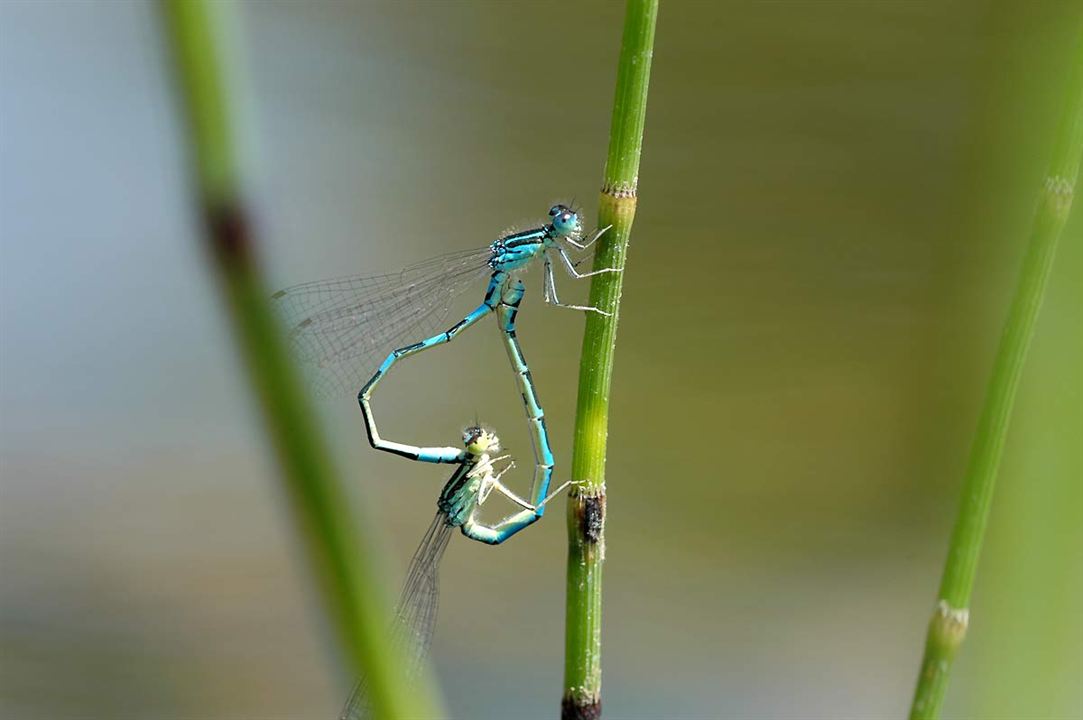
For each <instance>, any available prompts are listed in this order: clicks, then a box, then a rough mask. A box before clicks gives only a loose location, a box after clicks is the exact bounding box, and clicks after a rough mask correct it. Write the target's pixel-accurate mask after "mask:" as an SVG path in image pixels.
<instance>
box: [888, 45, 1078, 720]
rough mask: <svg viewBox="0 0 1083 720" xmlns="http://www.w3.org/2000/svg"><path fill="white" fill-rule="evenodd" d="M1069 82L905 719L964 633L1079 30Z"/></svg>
mask: <svg viewBox="0 0 1083 720" xmlns="http://www.w3.org/2000/svg"><path fill="white" fill-rule="evenodd" d="M1081 31H1083V28H1081ZM1066 76H1067V78H1068V87H1067V90H1066V92H1067V94H1066V96H1065V108H1064V116H1063V117H1062V119H1061V123H1060V129H1059V131H1058V134H1057V138H1056V144H1055V149H1054V153H1053V158H1052V162H1051V163H1050V167H1049V174H1048V175H1047V176H1046V179H1045V183H1044V186H1043V188H1042V192H1041V199H1040V201H1039V205H1038V209H1037V213H1036V215H1035V218H1034V224H1033V227H1032V229H1031V233H1030V240H1029V243H1028V246H1027V251H1026V256H1025V257H1024V259H1023V267H1022V269H1021V271H1020V275H1019V284H1018V286H1017V288H1016V291H1015V297H1014V298H1013V299H1012V304H1011V308H1010V309H1009V311H1008V318H1007V320H1006V322H1005V324H1004V332H1003V334H1002V336H1001V339H1000V347H999V349H998V350H997V355H996V360H995V361H994V365H993V373H992V377H990V379H989V387H988V389H987V391H986V396H985V405H984V407H983V408H982V413H981V418H980V419H979V421H978V429H977V433H976V435H975V438H974V444H973V447H972V448H971V454H970V464H969V467H968V469H967V474H966V480H965V482H964V485H963V498H962V502H961V504H960V507H959V515H958V517H957V519H956V521H955V528H954V530H953V531H952V536H951V545H950V547H949V549H948V557H947V562H946V563H945V566H944V576H943V578H942V580H941V582H940V596H939V599H938V602H937V607H936V609H935V611H934V612H933V617H932V620H931V621H930V623H929V630H928V636H927V638H926V643H925V655H924V658H923V659H922V666H921V673H920V675H919V676H918V682H917V688H916V690H915V692H914V701H913V705H912V706H911V709H910V717H911V718H913V719H915V720H917V719H919V718H920V719H922V720H924V719H927V718H936V717H938V716H939V713H940V705H941V702H942V701H943V698H944V691H945V689H946V687H947V681H948V673H949V671H950V669H951V663H952V660H953V659H954V657H955V654H956V653H957V651H958V649H959V646H960V645H961V644H962V642H963V639H964V637H965V635H966V629H967V623H968V620H969V607H970V594H971V591H972V589H973V586H974V575H975V572H976V570H977V565H978V557H979V555H980V552H981V543H982V540H983V539H984V537H985V527H986V524H987V522H988V519H989V508H990V506H991V504H992V500H993V489H994V486H995V483H996V475H997V467H998V466H999V464H1000V457H1001V453H1002V451H1003V449H1004V438H1005V436H1006V435H1007V431H1008V422H1009V420H1010V418H1011V411H1012V404H1013V402H1014V400H1015V392H1016V389H1017V387H1018V385H1019V378H1020V376H1021V374H1022V370H1023V362H1024V360H1025V359H1026V354H1027V348H1028V347H1029V345H1030V339H1031V336H1032V335H1033V332H1034V324H1035V320H1036V319H1037V317H1038V311H1039V309H1040V308H1041V304H1042V297H1043V295H1044V293H1045V285H1046V281H1047V280H1048V278H1049V273H1050V269H1051V268H1052V266H1053V258H1054V254H1055V252H1056V248H1057V240H1058V239H1059V238H1060V234H1061V230H1062V229H1063V228H1064V224H1065V222H1066V221H1067V219H1068V212H1069V210H1070V209H1071V206H1072V195H1073V192H1074V188H1075V185H1076V180H1077V178H1078V175H1079V164H1080V155H1081V154H1083V32H1081V33H1080V35H1079V37H1078V38H1077V45H1076V49H1075V54H1074V55H1073V56H1072V60H1071V67H1070V68H1068V72H1067V73H1066Z"/></svg>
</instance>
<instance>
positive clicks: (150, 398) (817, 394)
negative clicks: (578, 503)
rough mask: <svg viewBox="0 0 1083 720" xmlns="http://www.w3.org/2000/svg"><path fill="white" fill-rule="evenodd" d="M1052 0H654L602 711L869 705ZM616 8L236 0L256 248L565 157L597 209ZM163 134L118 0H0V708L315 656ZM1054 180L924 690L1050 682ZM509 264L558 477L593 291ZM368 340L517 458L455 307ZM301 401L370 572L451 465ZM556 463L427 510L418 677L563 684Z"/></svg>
mask: <svg viewBox="0 0 1083 720" xmlns="http://www.w3.org/2000/svg"><path fill="white" fill-rule="evenodd" d="M1079 14H1080V8H1079V6H1078V3H1076V2H1054V1H1053V0H1049V1H1040V2H1031V3H1013V2H1007V3H992V4H990V3H986V2H954V3H935V2H905V3H904V2H777V3H752V2H742V3H706V2H704V3H697V2H689V1H680V0H663V4H662V9H661V14H660V19H659V23H658V38H657V46H656V53H655V65H654V74H653V78H652V82H651V99H650V106H649V111H648V118H647V136H646V145H645V149H644V155H643V163H642V168H641V185H640V195H641V198H640V206H639V214H638V216H637V220H636V226H635V233H634V237H633V245H632V251H631V255H630V260H629V264H628V271H627V276H626V279H625V292H624V303H623V306H622V317H621V325H620V335H619V343H618V348H617V365H616V375H615V379H614V384H613V398H612V411H613V417H612V423H611V428H610V457H609V465H608V483H609V503H610V505H609V507H610V515H609V521H608V555H607V564H606V569H605V573H606V580H605V592H606V595H605V631H604V648H603V653H604V656H603V657H604V681H603V702H604V705H605V713H606V714H605V716H606V718H612V719H616V718H660V717H673V718H716V717H717V718H721V717H725V718H894V717H901V716H903V715H904V714H905V712H906V709H907V707H908V704H909V699H910V692H911V689H912V685H913V681H914V677H915V673H916V670H917V664H918V660H919V657H920V652H921V645H922V642H923V635H924V628H925V624H926V622H927V618H928V616H929V613H930V612H931V610H932V606H933V602H934V598H935V589H936V585H937V582H938V580H939V573H940V568H941V564H942V562H943V555H944V552H945V549H946V544H947V537H948V532H949V529H950V525H951V522H952V519H953V515H954V511H955V507H956V503H957V500H958V495H959V485H960V481H961V476H962V473H963V470H964V468H965V464H966V459H967V452H968V446H969V442H970V439H971V437H972V434H973V429H974V425H975V422H976V417H977V413H978V409H979V406H980V402H981V397H982V393H983V390H984V387H985V383H986V380H987V377H988V372H989V368H990V364H991V356H992V353H993V351H994V349H995V347H996V342H997V338H998V333H999V329H1000V324H1001V321H1002V319H1003V317H1004V314H1005V310H1006V308H1007V303H1008V300H1009V298H1010V295H1011V292H1012V289H1013V285H1014V280H1015V274H1016V271H1017V269H1018V265H1019V260H1020V257H1021V248H1022V244H1023V241H1024V238H1025V235H1026V232H1027V229H1028V227H1029V222H1030V217H1031V211H1032V208H1033V205H1034V199H1035V194H1036V192H1037V188H1039V187H1040V185H1041V182H1042V173H1043V168H1044V165H1045V162H1046V160H1047V158H1048V153H1049V150H1050V143H1049V138H1050V136H1051V133H1052V130H1053V127H1054V125H1055V122H1056V119H1057V114H1058V109H1059V106H1058V97H1059V93H1060V91H1061V89H1062V84H1063V80H1064V77H1063V73H1062V72H1061V67H1062V63H1063V62H1064V58H1065V57H1066V55H1067V53H1068V52H1069V49H1070V48H1069V43H1070V39H1071V36H1072V32H1073V30H1074V26H1073V22H1075V23H1078V21H1079ZM622 16H623V7H622V4H620V3H616V2H612V3H590V4H587V5H583V6H581V5H579V4H577V3H541V2H538V3H526V2H521V3H518V2H505V3H501V2H486V1H482V0H471V1H470V2H455V3H452V2H447V3H437V2H427V3H395V4H391V3H378V4H377V3H368V2H364V3H311V4H301V3H281V2H258V3H257V2H247V3H242V4H240V6H239V9H238V13H237V28H236V29H237V31H238V33H239V41H238V46H237V48H236V51H237V59H238V61H239V62H238V77H239V78H240V79H242V80H243V83H242V84H241V85H240V86H239V87H238V91H237V92H238V95H237V97H238V102H239V103H241V104H242V106H243V108H244V119H245V124H244V128H245V131H246V145H247V147H248V150H249V158H250V160H251V162H250V165H249V170H250V178H251V181H250V187H251V188H252V201H253V203H254V206H255V208H256V209H257V211H258V220H259V224H260V230H261V240H262V247H261V251H262V259H263V261H264V264H265V267H266V270H267V272H268V274H269V276H270V278H271V279H272V282H273V284H274V285H276V286H283V285H288V284H292V283H295V282H301V281H304V280H309V279H318V278H322V277H327V276H335V275H341V274H343V273H344V272H345V273H352V272H357V273H377V272H386V271H391V270H395V269H397V268H399V267H402V266H404V265H407V264H409V263H411V262H414V261H417V260H421V259H424V258H425V257H427V256H429V255H432V254H435V253H439V252H443V251H448V250H455V249H460V248H465V247H471V246H477V245H482V244H485V243H488V242H489V241H491V240H492V239H494V238H495V237H496V235H497V234H498V233H499V232H500V231H501V230H503V229H505V228H506V227H508V226H510V225H513V224H516V223H518V224H520V225H522V224H525V223H529V222H534V221H536V220H537V219H538V218H539V217H540V216H542V215H543V214H544V212H545V209H546V208H548V206H549V204H550V203H551V202H552V201H554V200H560V199H568V198H570V197H573V196H574V197H576V198H578V199H579V200H580V202H582V203H583V204H585V206H586V208H587V213H588V217H591V216H593V214H594V209H595V198H596V192H597V186H598V184H599V178H600V177H601V169H602V164H603V162H604V155H605V146H606V142H607V131H608V123H609V113H610V107H611V99H612V88H613V81H614V72H615V67H616V57H617V49H618V46H619V41H620V24H621V20H622ZM182 137H183V136H182V134H181V128H180V126H179V122H178V112H177V107H176V103H175V99H174V96H173V93H172V86H171V84H170V75H169V68H168V65H167V63H166V54H165V49H164V47H163V39H162V32H161V27H160V24H159V18H158V16H157V7H156V6H155V5H153V4H149V3H144V2H98V3H91V2H37V3H35V2H13V1H12V0H4V1H3V2H0V252H2V255H0V452H2V455H0V480H2V488H0V578H2V579H0V714H2V715H3V716H4V717H10V718H208V719H210V718H257V717H258V718H283V719H286V718H329V717H332V716H334V715H335V713H337V711H338V709H339V706H340V703H341V701H342V700H343V698H344V696H345V692H346V691H347V689H348V685H349V680H350V679H349V678H347V677H345V676H344V674H343V671H342V668H341V663H340V662H339V657H338V656H337V654H336V653H337V651H336V648H335V645H334V642H333V638H332V637H331V636H330V634H329V632H328V629H327V626H326V625H325V624H324V622H323V620H322V619H321V617H320V615H319V604H318V599H317V598H316V597H315V596H314V594H313V592H312V589H311V587H310V584H309V579H310V578H309V575H308V572H307V570H306V568H305V567H304V566H303V564H302V557H301V555H300V554H299V553H298V552H297V548H296V545H295V541H296V538H295V536H294V533H293V527H292V525H291V523H290V519H289V515H288V512H287V510H286V508H285V506H284V503H283V501H284V498H283V497H282V496H281V495H280V494H279V492H278V485H277V484H276V481H275V468H274V466H273V464H272V463H271V461H270V459H269V457H268V453H267V447H266V445H265V442H264V438H263V436H262V434H261V432H260V429H259V424H258V418H257V417H256V415H255V413H254V407H253V403H252V402H251V398H250V396H249V394H248V392H247V386H246V383H245V380H244V378H243V376H242V374H241V373H240V369H239V365H238V363H237V362H236V359H235V354H234V348H233V345H232V342H231V338H230V337H229V331H228V327H227V325H226V323H225V322H224V318H223V315H222V312H221V308H220V307H219V304H218V302H217V301H218V297H217V295H216V292H215V287H214V284H213V282H212V281H211V278H210V277H209V273H208V268H207V264H206V263H205V258H204V257H203V255H202V253H201V248H200V245H199V242H198V225H197V224H196V222H195V220H194V216H193V213H192V212H191V211H190V206H189V198H188V196H187V194H186V193H187V186H186V181H185V174H184V170H185V165H184V162H185V158H184V155H183V143H182V142H181V140H182ZM1080 215H1081V213H1080V212H1079V211H1078V206H1077V210H1076V212H1075V213H1074V214H1073V219H1072V220H1071V223H1070V226H1069V228H1068V230H1067V233H1066V236H1065V240H1064V242H1063V245H1062V249H1061V253H1060V256H1059V258H1058V261H1057V267H1056V270H1055V274H1054V276H1053V278H1052V282H1051V285H1050V288H1049V295H1048V298H1047V302H1046V306H1045V308H1044V310H1043V314H1042V317H1041V321H1040V323H1039V326H1038V330H1037V335H1036V338H1035V342H1034V346H1033V349H1032V353H1031V356H1030V360H1029V362H1028V366H1027V370H1026V374H1025V377H1024V379H1023V384H1022V388H1021V395H1020V398H1019V402H1018V403H1017V406H1016V415H1015V418H1014V422H1013V427H1012V431H1011V434H1010V436H1009V439H1008V445H1007V450H1006V454H1005V458H1004V463H1003V468H1002V475H1001V478H1000V485H999V487H998V494H997V498H996V504H995V507H994V509H993V517H992V521H991V527H990V537H989V539H988V543H987V547H986V553H985V555H984V557H983V561H982V565H981V567H980V572H979V577H978V585H977V588H976V591H975V600H974V604H973V608H972V615H971V617H972V623H971V637H970V638H969V639H968V641H967V644H966V646H965V648H964V650H963V652H962V654H961V657H960V659H959V661H958V663H957V670H956V673H955V676H954V678H953V681H952V685H951V688H950V690H949V695H948V703H947V708H946V713H945V714H946V716H949V717H952V718H964V717H965V718H970V717H982V718H1027V717H1034V718H1078V717H1081V716H1083V691H1081V689H1080V688H1081V687H1083V682H1081V680H1083V620H1081V618H1083V612H1081V610H1083V490H1081V483H1080V479H1081V475H1083V472H1081V471H1083V450H1081V443H1080V440H1081V438H1083V433H1081V430H1083V409H1081V402H1080V386H1081V378H1080V372H1079V368H1080V367H1083V340H1081V333H1080V329H1081V312H1080V308H1081V307H1083V283H1081V277H1083V275H1081V273H1080V270H1081V269H1083V247H1081V245H1083V243H1081V242H1080V239H1081V237H1083V222H1081V220H1080ZM559 280H560V282H561V288H562V294H566V295H567V296H568V298H575V297H583V294H584V291H585V288H576V287H574V286H573V283H571V281H569V280H568V279H566V278H563V279H559ZM528 285H529V287H530V289H529V291H528V292H529V294H528V296H527V299H526V301H525V303H524V309H523V312H522V314H521V322H522V330H521V338H522V339H523V343H524V346H525V350H526V353H527V357H528V359H529V360H530V362H531V366H532V369H533V372H534V377H535V379H536V380H537V382H538V385H539V389H540V394H541V397H542V399H543V400H544V401H545V408H546V411H547V416H548V418H549V420H550V427H551V429H552V431H553V434H554V438H555V440H554V442H555V451H556V453H557V458H558V468H557V473H558V477H559V478H561V479H564V478H566V477H567V472H568V467H569V457H570V451H571V429H572V423H573V419H574V417H573V416H574V406H575V388H576V373H577V362H578V353H579V346H580V338H581V332H582V322H583V321H582V319H581V317H580V316H578V315H577V314H575V313H571V312H567V311H559V310H553V309H549V308H546V307H544V306H543V304H542V302H541V292H540V288H541V284H540V277H539V276H537V275H536V274H534V275H531V276H530V277H528ZM479 292H480V289H479ZM475 301H476V299H475V298H469V299H467V300H464V301H463V303H464V304H463V308H464V309H465V308H466V307H467V306H468V305H469V304H470V303H473V302H475ZM396 373H397V374H396V375H395V376H393V377H392V378H391V379H390V380H389V381H388V382H387V383H386V384H385V385H383V386H382V390H381V395H380V397H379V398H378V403H379V407H378V411H379V412H380V417H381V420H382V422H383V423H385V424H386V427H387V428H388V432H387V434H388V435H390V436H391V437H398V438H404V439H410V440H416V441H420V442H425V443H433V444H450V443H454V442H456V438H457V436H458V432H459V429H460V428H461V427H462V426H463V425H464V424H465V423H467V422H468V421H470V420H471V419H472V418H473V416H474V414H475V412H476V413H478V415H479V416H480V417H481V418H482V419H484V420H486V421H487V422H489V423H490V424H492V425H494V426H495V427H496V428H497V429H498V430H499V431H500V433H501V435H502V437H503V438H504V441H505V445H506V446H507V447H508V449H509V450H510V451H511V452H513V453H515V454H516V455H518V456H519V457H520V458H522V459H524V460H526V459H527V458H529V454H530V451H529V439H528V437H527V435H526V432H525V427H524V423H523V422H522V420H521V408H519V407H518V406H517V404H516V395H515V392H514V390H513V383H512V378H511V375H510V373H509V372H508V371H507V367H506V359H505V358H504V354H503V351H502V349H501V348H500V344H499V341H498V339H497V337H496V333H495V332H493V331H492V329H491V326H490V325H489V324H488V323H486V324H484V325H483V326H482V327H481V328H476V329H474V330H472V331H470V332H469V333H468V334H467V335H464V336H463V337H462V339H461V340H459V341H458V342H456V343H453V344H452V345H451V346H449V347H446V348H443V349H442V350H440V351H439V352H433V353H428V354H427V355H426V356H423V357H421V358H419V359H418V360H417V361H412V362H411V363H408V364H406V365H403V366H402V367H401V370H397V371H396ZM322 421H323V423H324V424H325V426H326V428H327V430H328V433H329V434H330V435H331V436H332V438H333V440H334V447H335V451H336V460H337V462H338V463H339V464H340V466H341V467H342V468H343V469H344V470H345V472H344V475H345V476H346V477H347V478H349V479H350V481H351V483H352V484H351V486H350V488H349V493H350V497H351V500H352V501H353V502H354V503H355V508H354V510H355V512H356V513H357V514H358V516H359V517H361V516H363V517H365V518H366V519H367V520H368V521H370V522H372V523H375V524H376V526H377V528H378V529H379V532H380V534H381V538H382V543H383V548H384V550H385V551H386V560H385V563H384V565H385V568H386V569H387V577H388V585H389V587H391V588H393V587H396V586H397V584H398V582H399V580H400V579H401V575H402V572H403V571H404V569H405V566H406V563H407V561H408V559H409V556H410V553H411V552H412V551H413V549H414V545H415V543H416V542H417V541H418V540H419V539H420V535H421V533H422V532H423V531H424V529H425V528H426V526H427V524H428V522H429V520H430V519H431V514H432V512H433V503H434V501H435V497H436V493H437V492H438V490H439V488H440V487H441V485H442V483H443V481H444V480H445V471H444V470H442V469H440V468H434V467H430V466H422V465H416V464H414V463H408V462H404V461H401V460H400V459H397V458H394V457H390V456H383V455H381V454H378V453H375V452H373V451H372V450H371V449H369V448H368V446H367V444H366V442H365V441H364V438H363V432H362V424H361V420H360V417H359V416H358V413H357V412H356V406H355V404H354V402H353V400H352V398H350V397H344V398H342V399H341V400H340V401H337V402H330V403H324V404H323V406H322ZM525 478H526V475H525V473H524V474H523V475H520V476H519V482H524V481H525ZM562 506H563V503H562V502H558V508H557V511H556V512H553V513H552V514H550V515H549V516H548V517H547V519H546V520H545V521H543V522H542V523H540V524H539V525H538V526H536V527H534V528H532V529H531V530H530V531H529V532H526V533H523V534H522V535H520V536H518V537H516V538H515V540H514V541H513V542H510V543H508V544H507V545H505V546H503V547H500V548H497V549H493V548H489V547H483V546H481V545H478V544H475V543H470V542H467V541H465V540H463V539H461V538H456V540H454V541H453V543H452V546H451V547H450V549H449V552H448V555H447V557H446V560H445V566H444V570H443V574H442V577H443V595H442V605H441V610H440V618H439V622H438V628H437V638H436V644H435V651H434V656H435V662H436V667H437V670H438V671H439V674H440V677H441V680H442V685H443V690H444V693H445V698H446V701H447V708H448V711H449V713H450V714H451V715H452V716H453V717H460V718H482V717H512V716H514V717H529V718H545V717H555V716H556V714H557V704H558V702H559V696H560V688H561V674H562V668H561V665H562V657H563V639H562V637H563V636H562V633H563V593H564V588H563V567H564V544H565V536H564V531H565V529H564V522H563V519H562V513H561V510H562Z"/></svg>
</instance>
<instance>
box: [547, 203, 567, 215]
mask: <svg viewBox="0 0 1083 720" xmlns="http://www.w3.org/2000/svg"><path fill="white" fill-rule="evenodd" d="M563 209H564V208H562V207H561V206H560V205H554V206H553V207H551V208H549V217H556V216H557V215H559V214H560V211H561V210H563Z"/></svg>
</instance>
